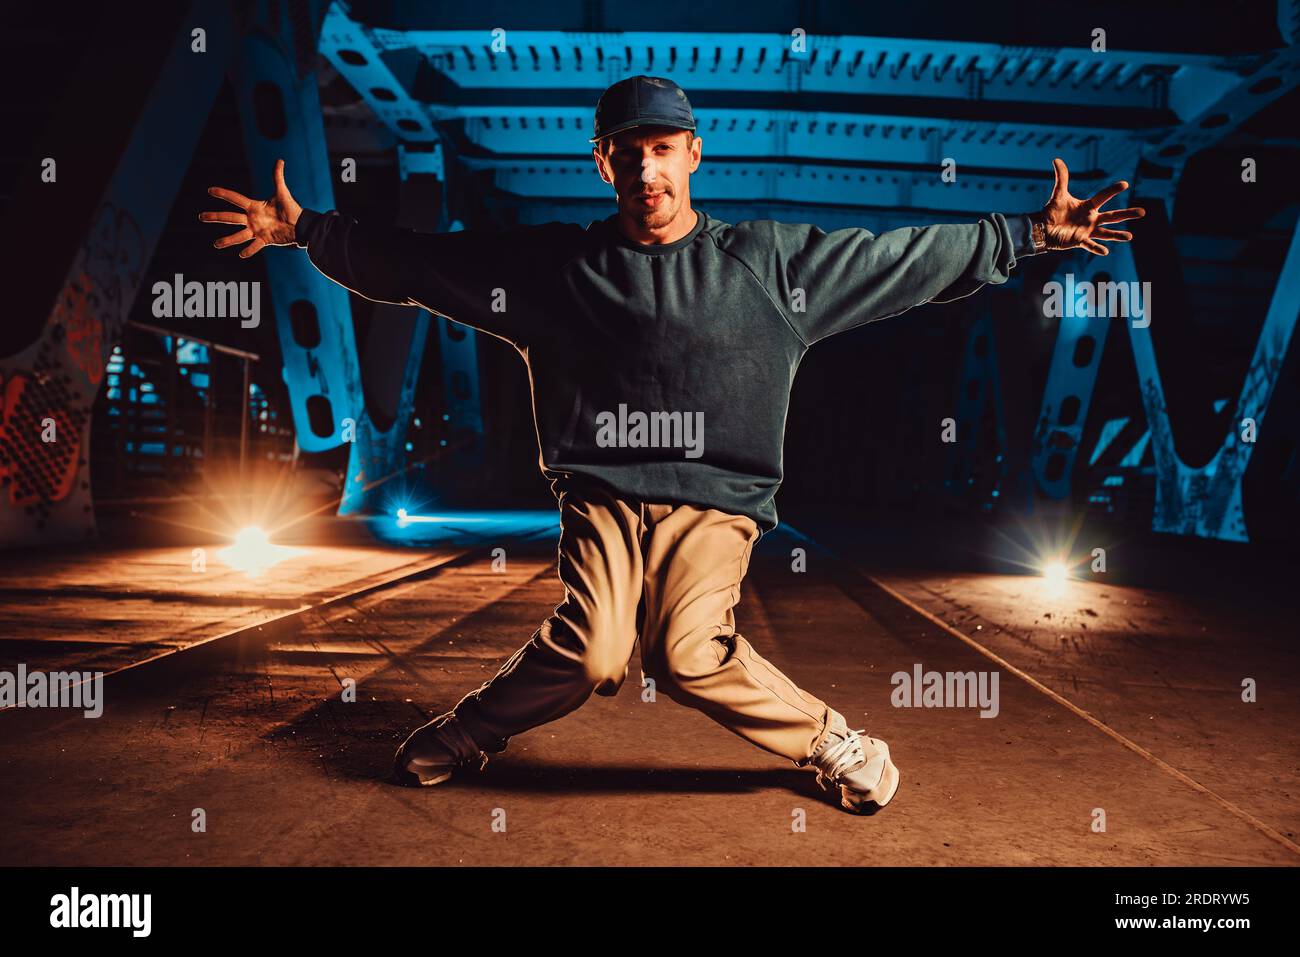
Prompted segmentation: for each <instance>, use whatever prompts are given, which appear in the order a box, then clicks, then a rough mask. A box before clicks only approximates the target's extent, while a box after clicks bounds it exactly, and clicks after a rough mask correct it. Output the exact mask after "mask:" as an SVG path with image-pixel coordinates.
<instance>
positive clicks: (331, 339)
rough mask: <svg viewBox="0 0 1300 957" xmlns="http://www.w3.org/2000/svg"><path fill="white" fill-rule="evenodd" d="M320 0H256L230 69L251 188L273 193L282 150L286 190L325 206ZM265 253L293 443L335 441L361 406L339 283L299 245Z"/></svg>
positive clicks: (327, 180)
mask: <svg viewBox="0 0 1300 957" xmlns="http://www.w3.org/2000/svg"><path fill="white" fill-rule="evenodd" d="M327 2H328V0H310V2H308V0H304V2H303V3H301V4H281V3H274V2H271V0H258V2H257V3H256V4H255V5H254V7H253V9H252V12H251V15H250V17H249V19H248V21H247V22H246V24H245V27H244V33H243V35H242V36H241V37H240V41H239V59H238V62H237V65H236V68H235V70H234V74H233V77H232V79H233V80H234V85H235V91H236V95H237V98H238V101H239V107H240V118H241V121H242V125H243V129H244V142H245V147H246V151H247V153H248V160H249V165H250V174H251V180H252V190H253V193H254V195H257V196H269V195H270V194H271V193H272V192H273V191H274V186H273V182H272V178H273V170H274V166H275V161H276V160H277V159H281V158H283V159H284V161H285V170H286V174H285V175H286V179H287V180H288V182H289V185H290V188H291V189H292V190H293V194H294V197H295V198H296V199H297V200H298V201H299V202H300V203H301V204H302V205H303V206H306V207H309V208H312V209H332V208H333V206H334V186H333V182H332V180H331V170H330V164H329V155H328V152H327V150H326V144H325V128H324V123H323V120H322V117H321V109H320V96H319V92H318V89H317V84H316V74H315V52H316V36H315V32H314V25H315V24H316V23H317V22H319V15H320V14H319V11H320V6H321V4H323V3H327ZM304 14H305V15H306V16H307V20H306V22H304V20H302V19H300V16H301V15H304ZM265 259H266V272H267V276H268V279H269V281H270V286H271V304H272V307H273V309H274V312H275V321H276V329H277V331H278V333H279V339H280V348H281V352H282V354H283V357H284V380H285V384H286V386H287V387H288V391H289V403H290V407H291V409H292V412H293V423H294V429H295V433H296V436H297V441H298V445H299V447H300V448H301V449H302V450H303V451H304V452H324V451H327V450H329V449H332V448H336V447H337V446H338V445H339V444H340V443H342V442H343V440H344V423H345V420H347V419H352V420H353V421H354V422H355V421H357V419H358V416H359V415H360V413H361V411H362V408H363V406H364V400H363V398H362V392H361V373H360V369H359V365H358V362H357V345H356V335H355V332H354V330H353V324H352V309H351V306H350V304H349V303H348V293H347V290H345V289H344V288H343V287H342V286H339V285H337V284H335V283H332V282H330V281H329V280H328V279H326V278H325V277H324V276H322V275H321V274H320V272H318V271H317V270H316V268H315V267H314V266H313V265H312V264H311V262H310V260H308V258H307V256H306V255H304V254H303V253H301V252H274V251H273V252H271V253H270V254H269V255H267V256H265ZM231 268H232V270H234V269H235V268H236V267H234V266H232V267H231Z"/></svg>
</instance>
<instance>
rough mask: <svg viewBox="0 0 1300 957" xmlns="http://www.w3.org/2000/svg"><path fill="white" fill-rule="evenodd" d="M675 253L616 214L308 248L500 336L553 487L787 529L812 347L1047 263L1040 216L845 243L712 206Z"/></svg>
mask: <svg viewBox="0 0 1300 957" xmlns="http://www.w3.org/2000/svg"><path fill="white" fill-rule="evenodd" d="M696 212H697V213H698V214H699V215H698V221H697V222H696V224H695V227H694V228H693V229H692V230H691V232H690V233H689V234H688V235H686V236H684V237H683V238H682V239H679V240H678V241H676V242H673V243H664V244H662V245H651V246H643V245H641V244H639V243H636V242H633V241H632V240H630V239H627V238H626V237H625V236H623V235H622V233H621V232H620V231H619V229H618V227H617V225H616V219H617V217H616V215H611V216H610V217H609V218H608V219H605V220H601V221H598V222H593V223H591V224H590V225H589V226H588V227H586V228H585V229H584V228H583V227H581V226H578V225H576V224H571V223H546V224H544V225H540V226H517V227H513V228H509V229H504V230H489V231H465V232H456V233H438V234H425V233H415V232H411V231H409V230H403V229H396V228H388V227H377V226H367V225H363V224H361V223H359V222H357V221H356V220H355V219H353V218H352V217H350V216H345V215H342V214H340V213H338V212H329V213H324V214H321V213H317V212H313V211H311V210H306V209H304V210H303V212H302V217H301V218H300V219H299V220H298V225H297V240H298V245H299V246H303V247H305V248H306V249H307V253H308V255H309V256H310V257H311V261H312V262H313V263H315V265H316V268H318V269H319V270H320V271H321V272H322V273H324V274H325V275H326V276H328V277H329V278H330V279H333V280H334V281H336V282H338V283H341V284H342V285H344V286H346V287H348V288H349V289H351V290H352V291H353V292H356V293H358V294H360V295H362V296H365V297H366V298H367V299H373V300H376V301H379V302H391V303H399V304H402V305H414V306H423V307H424V308H425V309H428V310H430V311H431V312H434V313H437V314H439V315H443V316H446V317H448V318H449V319H453V320H455V321H456V322H462V323H465V324H466V325H469V326H473V327H474V328H475V329H478V330H480V331H482V332H486V333H489V334H491V335H494V336H497V337H499V338H501V339H504V340H505V341H507V342H509V343H510V344H511V345H513V346H514V347H515V349H516V350H518V352H519V354H520V355H522V356H523V358H524V362H525V363H526V364H527V366H528V374H529V380H530V382H531V385H532V397H533V416H534V420H535V422H536V427H537V438H538V442H539V445H540V447H541V466H542V473H543V474H544V475H545V476H546V477H547V478H548V479H550V480H551V487H552V489H553V490H554V491H555V493H556V494H557V495H558V494H559V493H560V492H562V491H563V490H564V489H565V488H566V487H568V486H570V485H571V484H572V483H580V482H582V481H584V480H591V479H596V480H599V481H600V482H603V483H605V484H606V485H608V486H611V487H612V488H613V489H614V490H616V491H617V492H620V493H622V494H624V495H626V496H628V497H631V498H633V499H637V500H641V501H647V502H674V503H689V504H694V505H700V506H705V507H710V508H716V509H720V510H722V511H725V512H731V513H737V514H741V515H748V516H749V517H750V518H752V519H754V520H755V521H756V522H757V523H758V525H759V527H760V529H762V531H764V532H767V531H769V530H771V529H772V528H774V527H775V526H776V521H777V519H776V508H775V506H774V504H773V499H774V497H775V495H776V490H777V488H778V487H779V486H780V484H781V477H782V442H783V439H784V432H785V419H786V412H787V410H788V408H789V400H790V386H791V383H792V382H793V381H794V375H795V371H796V369H798V367H799V362H800V360H801V359H802V358H803V355H804V353H805V352H806V351H807V350H808V347H809V346H811V345H812V344H813V343H815V342H819V341H821V340H822V339H825V338H826V337H827V336H830V335H833V334H835V333H837V332H843V331H844V330H846V329H852V328H854V327H855V326H860V325H862V324H863V323H866V322H872V321H874V320H876V319H883V318H885V317H887V316H894V315H897V314H898V313H900V312H903V311H905V310H907V309H910V308H911V307H912V306H916V305H919V304H921V303H925V302H947V301H949V300H952V299H957V298H959V297H961V296H967V295H969V294H971V293H972V292H974V291H975V290H977V289H978V288H979V287H980V286H981V285H983V284H984V283H1001V282H1005V281H1006V279H1007V277H1008V274H1009V273H1010V271H1011V269H1012V267H1013V266H1014V265H1015V264H1016V260H1017V259H1018V258H1020V257H1022V256H1026V255H1030V254H1032V251H1033V245H1032V240H1031V237H1030V222H1029V219H1028V217H1027V216H1003V215H1002V214H1000V213H992V214H990V215H989V216H987V217H984V218H982V219H980V220H978V221H977V222H974V223H969V224H960V225H938V226H927V227H924V228H912V227H909V228H905V229H895V230H890V231H888V232H885V233H881V234H880V235H879V236H875V235H873V234H872V233H870V232H868V231H867V230H865V229H860V228H856V227H854V228H848V229H837V230H833V231H831V232H829V233H828V232H824V231H823V230H821V229H819V228H817V227H815V226H809V225H801V224H794V223H778V222H774V221H772V220H756V221H752V222H743V223H738V224H736V225H731V224H730V223H724V222H721V221H719V220H716V219H713V218H712V217H710V216H709V215H707V214H706V213H704V212H703V211H701V210H699V209H696Z"/></svg>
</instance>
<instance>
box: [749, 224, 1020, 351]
mask: <svg viewBox="0 0 1300 957" xmlns="http://www.w3.org/2000/svg"><path fill="white" fill-rule="evenodd" d="M774 225H775V226H776V227H777V228H776V229H775V230H774V231H773V236H772V243H773V248H774V255H773V256H772V258H771V259H770V260H769V262H768V263H767V264H765V265H767V266H768V267H769V268H770V270H771V271H770V278H769V284H770V285H771V286H772V289H771V292H772V294H773V296H774V298H775V299H776V302H777V304H778V305H780V306H781V307H782V308H784V309H785V310H786V314H787V316H788V318H789V320H790V324H791V325H792V326H793V327H794V329H795V331H796V332H797V333H798V334H799V336H800V337H801V338H802V339H803V341H804V343H805V344H807V345H811V344H812V343H814V342H816V341H818V340H819V339H824V338H826V337H827V336H831V335H834V334H835V333H837V332H844V331H846V330H848V329H853V328H855V327H857V326H860V325H862V324H863V323H867V322H874V321H875V320H877V319H884V318H887V317H889V316H896V315H898V314H899V313H901V312H905V311H907V310H908V309H911V308H912V307H913V306H918V305H921V304H922V303H927V302H950V301H951V300H953V299H960V298H961V297H963V296H969V295H970V294H971V293H973V292H975V291H976V290H977V289H979V288H980V287H981V286H983V285H984V284H985V283H1002V282H1006V280H1007V278H1008V276H1009V275H1010V272H1011V269H1012V268H1013V267H1014V266H1015V264H1016V261H1017V260H1018V259H1020V258H1023V257H1025V256H1030V255H1033V254H1034V249H1033V240H1032V234H1031V223H1030V219H1029V217H1028V216H1027V215H1025V216H1004V215H1003V214H1001V213H991V214H989V215H988V216H986V217H983V218H981V219H980V220H978V221H977V222H974V223H962V224H952V225H948V224H944V225H936V226H924V227H915V226H909V227H906V228H902V229H892V230H889V231H888V232H884V233H881V234H880V235H878V236H877V235H875V234H873V233H871V232H869V231H868V230H866V229H862V228H859V227H850V228H847V229H836V230H833V231H831V232H829V233H828V232H825V231H823V230H822V229H820V228H818V227H816V226H810V225H804V224H786V223H777V224H774Z"/></svg>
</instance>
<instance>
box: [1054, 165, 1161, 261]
mask: <svg viewBox="0 0 1300 957" xmlns="http://www.w3.org/2000/svg"><path fill="white" fill-rule="evenodd" d="M1052 167H1053V169H1054V170H1055V172H1056V185H1055V187H1054V188H1053V189H1052V196H1051V198H1050V199H1049V200H1048V201H1047V205H1045V206H1044V207H1043V209H1042V211H1041V212H1039V213H1037V214H1035V218H1037V219H1038V220H1039V221H1040V222H1041V223H1042V224H1043V232H1044V239H1045V240H1046V242H1047V248H1048V249H1076V248H1078V247H1080V246H1082V247H1083V248H1084V249H1086V250H1088V252H1090V253H1093V254H1095V255H1097V256H1108V255H1110V250H1109V249H1107V248H1106V247H1105V246H1104V245H1102V244H1103V243H1106V242H1120V243H1126V242H1129V241H1130V240H1132V239H1133V234H1132V233H1130V232H1128V231H1127V230H1124V229H1111V228H1110V227H1111V225H1112V224H1114V223H1122V222H1124V221H1125V220H1129V219H1141V218H1142V217H1143V216H1145V215H1146V210H1145V209H1143V208H1142V207H1141V206H1130V207H1129V208H1128V209H1109V210H1103V209H1102V208H1101V207H1102V206H1104V205H1106V203H1108V202H1110V201H1111V200H1112V199H1114V198H1115V197H1116V196H1118V195H1119V194H1120V193H1122V192H1124V190H1126V189H1128V183H1126V182H1124V181H1123V180H1120V181H1119V182H1117V183H1111V184H1110V185H1109V186H1107V187H1106V188H1105V189H1102V190H1098V192H1097V193H1096V195H1094V196H1093V197H1092V198H1091V199H1075V198H1074V197H1073V196H1071V195H1070V189H1069V187H1070V171H1069V170H1068V169H1066V167H1065V162H1064V160H1061V159H1059V158H1058V159H1054V160H1052Z"/></svg>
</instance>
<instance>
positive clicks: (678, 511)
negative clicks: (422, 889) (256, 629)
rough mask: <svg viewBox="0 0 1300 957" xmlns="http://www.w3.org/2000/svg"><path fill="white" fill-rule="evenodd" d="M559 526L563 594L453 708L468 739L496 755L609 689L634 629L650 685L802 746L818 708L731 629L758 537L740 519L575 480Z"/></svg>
mask: <svg viewBox="0 0 1300 957" xmlns="http://www.w3.org/2000/svg"><path fill="white" fill-rule="evenodd" d="M560 525H561V531H560V545H559V573H560V580H561V582H563V584H564V601H563V602H562V603H561V604H560V605H558V606H557V607H556V609H555V612H554V613H553V614H552V615H551V616H550V617H549V618H547V619H546V621H544V622H543V623H542V626H541V627H540V628H539V629H538V630H537V632H536V633H535V634H534V635H533V637H532V639H531V640H530V641H529V642H528V643H527V644H526V645H524V646H523V647H522V648H520V649H519V650H518V651H517V652H515V654H514V655H512V656H511V657H510V659H509V660H508V661H507V662H506V663H505V664H504V665H503V666H502V667H501V670H500V671H499V672H498V673H497V674H496V675H495V676H494V677H492V678H491V679H490V680H489V681H487V682H486V683H484V684H483V686H482V687H480V688H479V689H478V690H477V691H473V692H471V693H470V694H468V695H466V696H465V697H464V698H463V699H461V701H460V702H459V703H458V704H457V705H456V708H455V711H456V715H457V717H458V718H459V719H460V720H461V722H462V723H463V725H464V726H465V728H466V729H467V730H468V731H469V732H470V734H471V736H472V737H473V738H474V740H475V742H476V743H477V744H478V746H479V747H480V748H482V749H483V750H484V751H487V752H498V751H503V750H504V749H505V747H506V742H507V740H508V739H509V738H510V737H511V736H512V735H516V734H519V733H520V732H522V731H526V730H528V729H529V728H535V727H537V726H538V725H541V724H545V723H546V722H548V721H554V720H555V719H556V718H559V717H561V716H563V715H565V714H568V713H569V712H570V711H573V710H574V709H575V708H577V707H579V706H580V705H581V704H582V703H583V702H584V701H586V700H587V699H588V698H589V697H590V696H591V694H592V692H595V693H596V694H600V695H607V696H608V695H613V694H615V693H617V692H618V690H619V688H620V687H621V686H622V684H623V681H624V680H625V679H626V677H627V672H628V664H629V661H630V659H631V656H632V652H633V649H634V647H635V645H636V642H637V639H638V638H640V643H641V667H642V671H643V672H644V674H645V676H646V677H647V678H650V679H653V680H654V683H655V691H656V693H663V694H665V695H667V696H668V697H669V698H670V699H672V700H673V701H676V702H678V703H680V704H683V705H688V706H690V707H692V708H697V709H699V710H700V711H702V712H704V713H705V714H706V715H708V716H709V717H710V718H712V719H713V720H714V721H717V722H718V723H719V724H721V725H722V726H723V727H725V728H727V729H728V730H730V731H733V732H735V733H736V734H738V735H740V737H742V738H744V739H745V740H747V741H752V742H753V743H754V744H756V745H758V746H759V747H760V748H763V749H765V750H767V751H770V752H772V753H773V754H778V755H781V756H782V757H786V758H789V759H790V760H792V761H794V762H796V763H800V762H803V761H805V760H806V759H807V758H808V756H809V755H810V754H812V752H813V750H814V749H815V747H816V746H817V745H818V744H820V743H821V741H822V738H823V737H825V733H826V724H827V720H828V715H829V711H828V709H827V706H826V705H825V704H824V703H823V702H822V701H820V700H819V699H817V698H815V697H813V696H812V695H810V694H808V693H807V692H806V691H802V690H800V689H799V688H798V687H797V686H796V685H795V683H794V682H793V681H791V680H790V679H789V678H787V677H786V676H785V675H784V674H782V673H781V672H780V670H778V669H777V668H776V667H775V666H774V665H772V664H771V663H770V662H768V661H767V660H766V659H764V658H763V657H762V656H761V655H760V654H759V653H758V652H756V651H755V650H754V649H753V647H751V645H750V644H749V642H747V641H746V640H745V639H744V638H743V637H741V636H740V635H738V634H736V628H735V616H734V614H733V610H734V608H735V605H736V603H737V602H738V601H739V600H740V582H741V579H742V578H744V577H745V572H746V571H747V570H748V568H749V556H750V550H751V549H752V548H753V546H754V542H755V541H757V540H758V526H757V525H756V524H755V523H754V522H753V520H752V519H749V518H746V517H744V516H740V515H731V514H728V513H726V512H720V511H717V510H715V509H706V508H698V507H695V506H690V505H666V504H647V503H641V502H636V501H631V500H628V499H625V498H622V497H619V496H618V495H616V494H615V493H613V492H612V491H609V490H607V489H603V488H584V489H583V490H582V491H572V490H569V491H565V492H564V493H563V494H562V496H561V499H560ZM639 691H640V689H638V692H639Z"/></svg>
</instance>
